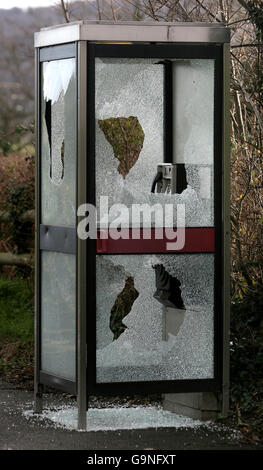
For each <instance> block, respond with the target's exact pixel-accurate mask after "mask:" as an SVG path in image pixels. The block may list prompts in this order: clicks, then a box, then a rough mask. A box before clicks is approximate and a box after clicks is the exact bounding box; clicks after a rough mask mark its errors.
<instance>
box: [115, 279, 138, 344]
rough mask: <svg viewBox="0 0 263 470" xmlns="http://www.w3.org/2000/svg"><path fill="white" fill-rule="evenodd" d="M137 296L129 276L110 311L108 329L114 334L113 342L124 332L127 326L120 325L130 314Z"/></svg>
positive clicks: (132, 280)
mask: <svg viewBox="0 0 263 470" xmlns="http://www.w3.org/2000/svg"><path fill="white" fill-rule="evenodd" d="M138 295H139V292H138V291H137V290H136V289H135V287H134V278H133V277H132V276H130V277H128V278H127V279H126V281H125V286H124V288H123V290H122V291H121V292H120V294H119V295H118V296H117V298H116V300H115V303H114V305H113V307H112V309H111V315H110V329H111V331H112V332H113V334H114V336H113V341H114V340H116V339H118V338H119V336H120V335H121V334H122V333H123V332H124V331H125V330H126V328H127V326H126V325H124V323H122V320H123V318H124V317H126V315H128V313H130V311H131V309H132V306H133V304H134V302H135V300H136V299H137V297H138Z"/></svg>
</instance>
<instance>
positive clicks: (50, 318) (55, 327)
mask: <svg viewBox="0 0 263 470" xmlns="http://www.w3.org/2000/svg"><path fill="white" fill-rule="evenodd" d="M41 260H42V263H41V264H42V266H41V295H42V308H41V370H43V371H45V372H48V373H50V374H54V375H58V376H59V377H63V378H66V379H69V380H73V381H74V380H75V360H76V359H75V338H76V324H75V302H76V301H75V299H76V289H75V284H76V267H75V264H76V257H75V255H68V254H64V253H56V252H45V251H44V252H42V255H41Z"/></svg>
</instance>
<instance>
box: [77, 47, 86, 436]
mask: <svg viewBox="0 0 263 470" xmlns="http://www.w3.org/2000/svg"><path fill="white" fill-rule="evenodd" d="M86 180H87V42H86V41H79V43H78V207H79V206H80V205H81V204H85V203H86V202H87V181H86ZM77 266H78V268H77V279H78V283H77V284H78V301H77V305H78V309H77V335H78V340H77V394H78V399H77V401H78V429H81V430H84V429H86V415H87V337H86V328H87V322H86V316H87V309H86V291H87V288H86V286H87V284H86V282H87V279H86V241H85V240H81V239H79V238H78V239H77Z"/></svg>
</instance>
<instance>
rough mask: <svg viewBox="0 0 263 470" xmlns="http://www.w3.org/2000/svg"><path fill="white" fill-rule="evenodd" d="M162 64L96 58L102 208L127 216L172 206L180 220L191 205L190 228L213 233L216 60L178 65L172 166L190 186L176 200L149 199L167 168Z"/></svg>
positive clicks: (168, 196) (177, 62)
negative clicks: (139, 208)
mask: <svg viewBox="0 0 263 470" xmlns="http://www.w3.org/2000/svg"><path fill="white" fill-rule="evenodd" d="M158 62H160V61H159V60H158V59H108V58H103V59H98V58H97V59H96V66H95V67H96V68H95V71H96V80H95V83H96V114H95V121H96V188H97V189H96V197H97V203H98V202H99V197H100V196H108V197H109V206H112V204H116V203H122V204H125V205H126V206H127V207H128V208H129V210H131V209H130V208H131V206H132V204H144V203H146V204H150V205H154V204H158V203H159V204H160V203H161V204H162V205H164V204H171V203H173V204H174V220H176V215H177V214H176V205H177V204H185V214H186V226H188V227H200V226H206V227H209V226H213V225H214V214H213V206H214V203H213V200H214V198H213V125H214V124H213V109H214V104H213V103H214V97H213V94H214V61H212V60H187V61H183V60H174V61H173V73H174V81H173V85H174V86H173V88H174V135H173V141H174V147H173V148H174V162H173V163H174V164H181V166H184V171H185V179H186V181H185V182H184V184H183V185H181V186H182V187H181V188H180V190H178V193H175V194H157V193H154V194H153V193H152V192H151V188H152V183H153V181H154V178H155V176H156V172H157V167H158V165H159V164H161V163H162V162H164V143H163V135H164V134H163V125H164V119H165V116H164V100H163V96H164V69H163V65H162V64H161V63H158ZM120 124H121V125H120ZM133 125H134V128H132V126H133ZM130 128H131V129H130ZM105 215H106V213H104V212H103V211H102V212H101V213H100V218H99V223H100V222H102V221H103V219H104V217H105ZM114 217H117V214H116V215H115V216H114V213H112V214H111V219H110V220H114Z"/></svg>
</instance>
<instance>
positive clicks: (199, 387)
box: [88, 379, 218, 396]
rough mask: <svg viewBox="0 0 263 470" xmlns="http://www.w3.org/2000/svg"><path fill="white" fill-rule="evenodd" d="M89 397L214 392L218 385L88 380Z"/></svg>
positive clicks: (196, 381) (205, 381)
mask: <svg viewBox="0 0 263 470" xmlns="http://www.w3.org/2000/svg"><path fill="white" fill-rule="evenodd" d="M88 388H89V394H90V395H104V396H107V395H108V396H111V395H117V396H119V395H120V396H121V395H127V394H138V393H141V394H144V393H145V394H152V393H182V392H183V393H184V392H185V393H195V392H196V393H197V392H216V391H218V384H217V382H216V381H215V379H194V380H191V379H190V380H163V381H154V380H153V381H147V382H146V381H145V382H142V381H141V382H116V383H110V382H104V383H98V382H97V383H95V381H91V380H89V385H88Z"/></svg>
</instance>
